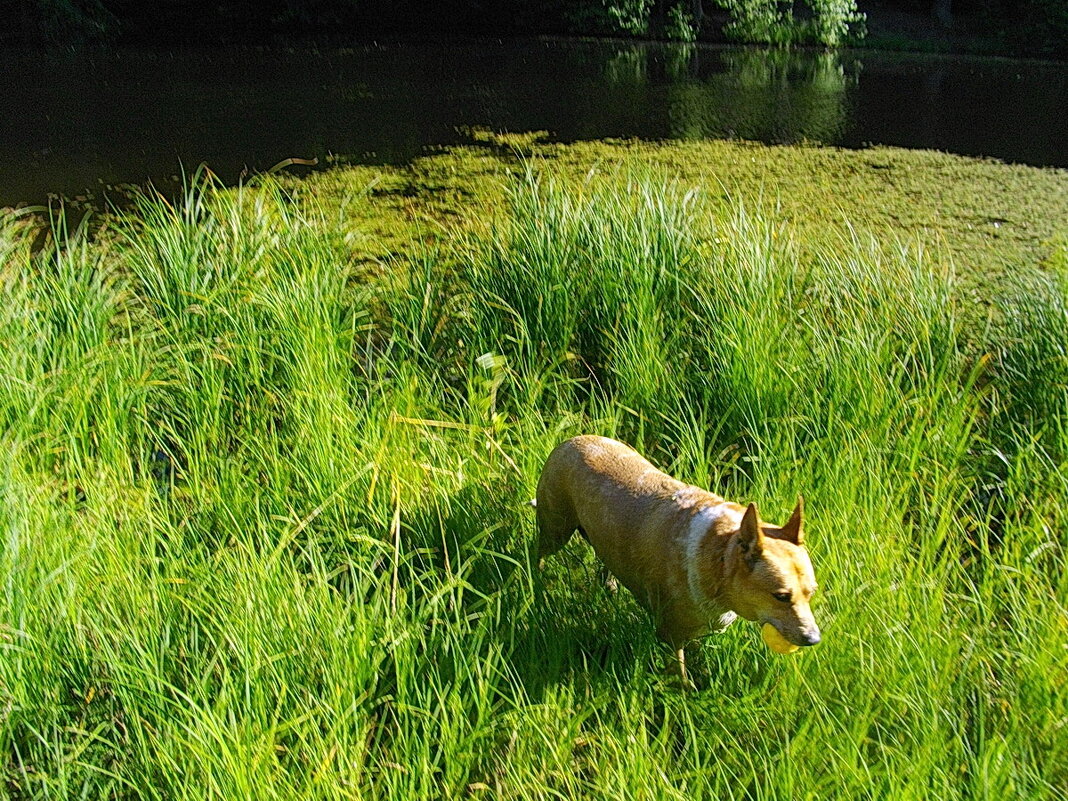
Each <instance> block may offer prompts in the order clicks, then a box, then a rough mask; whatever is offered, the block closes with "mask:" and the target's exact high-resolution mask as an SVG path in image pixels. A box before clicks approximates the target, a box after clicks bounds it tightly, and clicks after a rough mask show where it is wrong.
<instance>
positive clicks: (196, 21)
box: [0, 0, 1068, 57]
mask: <svg viewBox="0 0 1068 801" xmlns="http://www.w3.org/2000/svg"><path fill="white" fill-rule="evenodd" d="M770 1H772V0H769V2H770ZM872 1H873V0H860V2H859V5H860V10H861V11H864V10H865V5H866V2H872ZM881 2H882V4H883V5H884V6H888V7H892V8H898V9H901V10H905V11H911V12H918V13H924V14H930V15H931V18H932V24H940V25H942V26H944V27H947V28H952V27H956V26H959V25H962V24H963V25H965V26H967V27H968V28H969V29H970V30H973V31H977V32H980V33H982V34H984V35H986V36H988V37H989V38H990V39H992V40H994V41H997V42H999V43H1000V46H1001V49H1003V50H1004V51H1006V52H1016V53H1022V54H1037V55H1048V56H1055V57H1068V0H881ZM725 5H726V4H725V3H724V1H723V0H154V2H143V1H142V0H0V14H2V15H3V18H4V19H5V20H7V21H8V22H9V24H8V25H7V26H4V27H3V28H0V41H52V42H57V43H61V44H67V43H76V42H82V41H97V40H104V41H107V40H128V41H150V42H183V41H188V42H196V43H201V42H218V43H224V42H231V41H236V40H240V39H245V40H250V39H251V40H255V39H262V38H263V37H268V36H270V37H277V36H283V37H290V36H312V37H316V38H318V39H336V40H352V39H359V38H369V37H372V36H382V35H389V34H427V35H437V34H442V35H444V34H448V35H457V34H472V35H479V34H503V35H507V34H521V33H564V34H589V35H612V36H665V35H666V36H669V37H673V36H678V35H679V34H678V28H679V21H680V20H683V21H686V23H685V24H686V25H688V26H690V28H691V32H692V33H694V34H696V33H697V32H698V31H700V33H701V35H702V36H703V37H704V38H712V39H716V38H719V37H720V36H721V31H722V26H723V25H724V24H725V23H726V22H727V21H728V20H727V16H726V14H725V13H724V12H723V7H724V6H725ZM680 38H684V37H680Z"/></svg>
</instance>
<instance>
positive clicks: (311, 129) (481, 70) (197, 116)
mask: <svg viewBox="0 0 1068 801" xmlns="http://www.w3.org/2000/svg"><path fill="white" fill-rule="evenodd" d="M0 57H2V58H3V60H4V68H3V69H2V70H0V205H4V204H14V203H19V202H41V201H42V200H44V199H45V198H46V197H47V195H48V194H49V193H64V194H68V195H75V194H80V193H83V192H84V191H85V190H86V189H89V190H90V191H93V192H96V193H97V194H99V190H100V188H101V187H102V186H104V185H108V184H117V183H141V182H144V181H146V180H149V179H152V180H154V181H156V182H157V183H162V184H165V183H166V182H167V180H168V179H169V177H170V176H172V175H174V174H176V173H177V172H179V169H180V167H179V165H180V164H184V165H185V166H186V168H187V169H191V168H193V167H195V166H196V165H197V164H199V163H200V162H206V163H207V164H208V165H209V166H210V167H211V168H212V169H213V170H214V171H215V172H216V173H218V174H219V175H220V176H221V177H222V178H224V179H225V180H228V181H233V180H236V179H237V178H238V177H239V175H240V173H241V170H242V168H244V167H246V166H247V167H250V168H253V169H265V168H267V167H269V166H271V165H272V164H274V163H276V162H278V161H280V160H282V159H284V158H287V157H290V156H297V157H304V158H310V157H313V156H318V157H319V158H320V159H323V158H325V157H327V156H330V155H334V156H339V157H342V158H345V159H351V160H357V161H365V162H387V161H391V162H395V161H402V160H405V159H408V158H411V157H412V156H414V155H417V154H419V153H420V152H423V150H424V149H425V148H426V147H427V146H428V145H433V144H444V143H449V142H456V141H463V140H464V136H463V134H462V133H460V132H459V131H458V129H461V128H463V127H465V126H488V127H490V128H493V129H496V130H511V131H525V130H547V131H550V132H551V133H552V135H553V137H554V138H555V139H559V140H573V139H593V138H602V137H644V138H654V139H663V138H672V139H693V138H705V137H736V138H745V139H756V140H762V141H765V142H794V141H798V140H802V139H807V140H815V141H820V142H824V143H828V144H839V145H845V146H849V147H860V146H864V145H866V144H870V143H876V144H888V145H900V146H904V147H913V148H921V147H922V148H937V149H940V150H946V151H950V152H954V153H962V154H968V155H982V156H993V157H997V158H1000V159H1004V160H1006V161H1012V162H1022V163H1027V164H1034V165H1055V166H1060V167H1068V66H1066V65H1055V64H1043V63H1036V62H1021V61H1012V60H1006V59H978V58H967V57H945V56H916V55H894V54H874V53H861V52H847V53H841V54H833V53H823V52H794V53H784V52H768V51H761V50H748V49H739V48H715V47H703V46H702V47H693V46H678V45H676V46H670V45H652V44H633V43H625V42H611V43H604V42H599V43H586V42H567V41H535V40H526V41H505V42H500V41H488V42H485V41H483V42H462V43H436V44H425V43H422V44H388V45H376V46H367V47H360V48H355V49H347V50H304V49H301V50H285V49H263V50H256V49H240V50H196V51H178V52H151V51H119V52H113V53H108V54H96V55H80V56H64V55H57V54H49V55H41V54H34V53H27V52H19V51H15V52H7V53H0Z"/></svg>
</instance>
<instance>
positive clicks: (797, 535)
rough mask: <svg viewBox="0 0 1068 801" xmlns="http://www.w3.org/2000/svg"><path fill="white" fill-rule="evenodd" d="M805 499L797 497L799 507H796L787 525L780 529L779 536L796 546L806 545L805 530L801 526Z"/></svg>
mask: <svg viewBox="0 0 1068 801" xmlns="http://www.w3.org/2000/svg"><path fill="white" fill-rule="evenodd" d="M804 506H805V499H804V498H802V497H801V496H800V495H798V496H797V506H795V507H794V513H793V514H792V515H790V519H789V520H787V521H786V525H785V526H783V527H782V529H780V532H779V536H780V537H781V538H782V539H784V540H786V541H787V542H792V543H793V544H794V545H804V543H805V530H804V528H803V527H802V525H801V522H802V521H801V515H802V514H803V512H804Z"/></svg>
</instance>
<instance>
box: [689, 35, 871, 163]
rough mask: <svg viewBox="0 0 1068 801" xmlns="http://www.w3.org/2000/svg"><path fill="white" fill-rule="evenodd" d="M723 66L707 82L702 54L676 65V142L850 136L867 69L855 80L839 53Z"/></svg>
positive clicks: (768, 56)
mask: <svg viewBox="0 0 1068 801" xmlns="http://www.w3.org/2000/svg"><path fill="white" fill-rule="evenodd" d="M716 60H717V61H718V62H719V66H721V67H722V69H721V70H720V71H716V72H713V73H712V74H709V75H704V76H702V75H701V70H700V67H699V55H698V53H697V50H696V48H693V50H692V52H691V53H690V55H689V57H688V61H687V62H686V63H682V62H681V61H679V60H673V61H672V62H669V65H668V72H669V74H670V75H673V76H675V77H674V78H673V80H672V82H671V84H670V86H669V89H668V114H669V118H670V120H671V136H672V137H673V138H678V139H707V138H715V137H736V138H742V139H758V140H761V141H766V142H797V141H801V140H809V141H818V142H837V141H838V140H839V139H840V138H841V137H842V135H843V134H844V133H845V131H846V128H847V124H848V119H849V100H848V97H847V93H848V91H849V90H850V89H851V88H853V87H855V86H856V85H857V77H858V75H859V74H860V70H861V64H860V62H859V61H853V63H852V64H851V69H850V71H849V73H848V74H847V72H846V70H845V68H844V66H843V64H842V60H841V56H840V55H839V54H838V53H832V52H806V53H801V54H796V53H794V54H791V53H787V52H785V51H775V52H762V51H757V50H743V51H725V52H720V53H717V54H716Z"/></svg>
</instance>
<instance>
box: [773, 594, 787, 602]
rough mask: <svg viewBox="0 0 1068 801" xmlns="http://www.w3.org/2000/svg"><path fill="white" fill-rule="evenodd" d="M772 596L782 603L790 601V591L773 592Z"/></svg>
mask: <svg viewBox="0 0 1068 801" xmlns="http://www.w3.org/2000/svg"><path fill="white" fill-rule="evenodd" d="M772 597H773V598H775V600H776V601H781V602H782V603H784V604H788V603H790V593H788V592H773V593H772Z"/></svg>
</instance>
